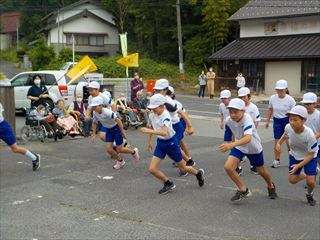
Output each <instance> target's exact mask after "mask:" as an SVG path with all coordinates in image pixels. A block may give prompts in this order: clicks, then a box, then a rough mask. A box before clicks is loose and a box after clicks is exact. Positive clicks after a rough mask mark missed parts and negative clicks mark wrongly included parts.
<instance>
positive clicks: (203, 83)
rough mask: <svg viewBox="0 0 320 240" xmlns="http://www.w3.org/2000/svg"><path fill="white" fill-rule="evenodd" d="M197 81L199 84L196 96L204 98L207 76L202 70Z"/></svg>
mask: <svg viewBox="0 0 320 240" xmlns="http://www.w3.org/2000/svg"><path fill="white" fill-rule="evenodd" d="M198 82H199V86H200V89H199V93H198V97H202V98H204V92H205V90H206V86H207V76H206V75H205V74H204V71H202V72H201V74H200V75H199V77H198Z"/></svg>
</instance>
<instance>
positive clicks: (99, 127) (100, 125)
mask: <svg viewBox="0 0 320 240" xmlns="http://www.w3.org/2000/svg"><path fill="white" fill-rule="evenodd" d="M98 132H104V133H105V132H107V128H105V127H104V126H102V124H101V123H100V122H98Z"/></svg>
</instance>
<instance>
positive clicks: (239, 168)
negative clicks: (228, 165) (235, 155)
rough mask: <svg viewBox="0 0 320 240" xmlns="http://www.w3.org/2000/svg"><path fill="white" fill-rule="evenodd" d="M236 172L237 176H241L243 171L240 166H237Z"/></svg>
mask: <svg viewBox="0 0 320 240" xmlns="http://www.w3.org/2000/svg"><path fill="white" fill-rule="evenodd" d="M236 172H237V173H238V175H239V176H241V175H242V173H243V170H242V167H237V168H236Z"/></svg>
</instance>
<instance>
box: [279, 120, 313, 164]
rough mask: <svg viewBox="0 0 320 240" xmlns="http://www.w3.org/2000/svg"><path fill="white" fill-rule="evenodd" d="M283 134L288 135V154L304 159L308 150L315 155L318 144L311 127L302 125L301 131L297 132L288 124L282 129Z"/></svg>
mask: <svg viewBox="0 0 320 240" xmlns="http://www.w3.org/2000/svg"><path fill="white" fill-rule="evenodd" d="M284 134H285V135H286V136H287V137H289V145H290V154H291V155H292V156H293V157H294V158H295V159H296V160H298V161H301V160H304V159H305V157H306V156H307V155H308V153H310V152H314V151H315V153H314V157H316V156H317V152H318V144H317V140H316V137H315V136H314V133H313V132H312V130H311V128H309V127H307V126H305V125H304V130H303V132H302V133H300V134H298V133H295V131H294V130H293V129H292V127H291V126H290V124H287V126H286V127H285V129H284Z"/></svg>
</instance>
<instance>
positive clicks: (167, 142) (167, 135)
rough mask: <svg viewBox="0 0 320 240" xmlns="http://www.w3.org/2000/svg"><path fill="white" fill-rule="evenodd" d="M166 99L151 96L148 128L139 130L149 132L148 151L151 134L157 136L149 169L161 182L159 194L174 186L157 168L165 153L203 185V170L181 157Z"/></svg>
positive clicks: (150, 146) (150, 145)
mask: <svg viewBox="0 0 320 240" xmlns="http://www.w3.org/2000/svg"><path fill="white" fill-rule="evenodd" d="M166 101H167V100H166V98H165V96H163V95H161V94H155V95H153V96H152V97H151V99H150V104H149V105H148V108H149V109H151V110H152V111H153V112H152V113H150V116H149V125H150V128H146V127H143V128H141V129H140V131H141V132H143V133H147V134H149V136H148V146H147V149H148V151H150V152H151V151H152V136H153V135H156V136H158V138H157V145H156V148H155V150H154V152H153V157H152V159H151V162H150V166H149V171H150V173H151V174H152V175H153V176H155V177H156V178H158V179H159V180H161V181H162V182H163V188H162V189H161V190H160V191H159V194H164V193H167V192H169V191H171V190H172V189H174V188H175V187H176V186H175V184H174V183H173V181H172V180H170V179H169V178H168V177H167V176H166V175H165V174H164V173H163V172H162V171H161V170H160V169H159V165H160V163H161V160H163V159H164V158H165V156H166V155H168V156H169V157H170V158H171V159H172V160H174V161H175V162H176V163H177V165H178V168H179V169H180V171H182V172H188V173H190V174H192V175H195V176H196V178H197V180H198V184H199V186H200V187H202V186H203V185H204V176H203V175H204V170H203V169H199V170H197V169H195V168H193V167H191V166H186V162H185V161H183V159H182V154H181V149H180V146H179V143H178V140H177V139H176V137H175V131H174V130H173V126H172V120H171V117H170V114H169V113H168V111H167V110H166V108H165V106H164V105H165V103H166Z"/></svg>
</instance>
